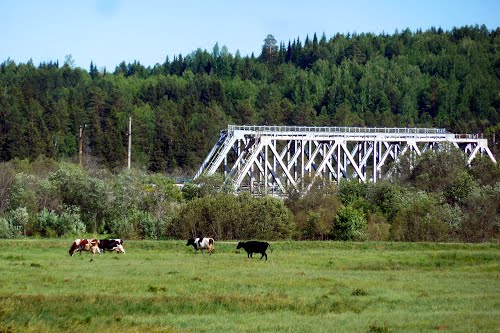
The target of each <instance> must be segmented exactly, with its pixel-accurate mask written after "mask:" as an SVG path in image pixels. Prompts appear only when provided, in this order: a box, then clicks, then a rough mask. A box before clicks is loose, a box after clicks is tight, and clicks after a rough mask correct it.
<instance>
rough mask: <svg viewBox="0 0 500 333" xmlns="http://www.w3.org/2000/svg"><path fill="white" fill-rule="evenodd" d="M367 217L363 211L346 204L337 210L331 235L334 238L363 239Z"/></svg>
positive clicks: (344, 239)
mask: <svg viewBox="0 0 500 333" xmlns="http://www.w3.org/2000/svg"><path fill="white" fill-rule="evenodd" d="M365 226H366V219H365V217H364V215H363V213H362V212H360V211H359V210H357V209H355V208H353V207H352V206H344V207H342V208H340V209H339V210H338V211H337V214H336V215H335V218H334V220H333V231H332V233H331V237H332V238H333V239H334V240H342V241H352V240H362V239H363V237H364V235H363V231H362V230H363V228H364V227H365Z"/></svg>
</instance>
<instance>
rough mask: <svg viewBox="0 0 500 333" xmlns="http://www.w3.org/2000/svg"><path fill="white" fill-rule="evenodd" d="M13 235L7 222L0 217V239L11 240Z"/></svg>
mask: <svg viewBox="0 0 500 333" xmlns="http://www.w3.org/2000/svg"><path fill="white" fill-rule="evenodd" d="M14 235H15V232H14V230H13V228H12V225H11V224H10V222H9V220H7V219H6V218H4V217H0V238H13V237H14Z"/></svg>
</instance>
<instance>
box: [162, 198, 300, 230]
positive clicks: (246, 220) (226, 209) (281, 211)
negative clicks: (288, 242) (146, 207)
mask: <svg viewBox="0 0 500 333" xmlns="http://www.w3.org/2000/svg"><path fill="white" fill-rule="evenodd" d="M292 228H293V224H292V218H291V214H290V211H289V210H288V209H287V208H286V207H285V205H284V204H283V202H282V201H281V200H279V199H275V198H271V197H262V198H254V197H251V196H250V195H248V194H242V195H240V196H237V197H236V196H234V195H231V194H217V195H214V196H206V197H202V198H197V199H193V200H191V201H189V202H188V203H187V204H185V205H184V206H182V208H181V209H180V211H179V214H178V215H177V216H176V217H175V218H174V219H173V221H172V224H171V227H170V235H171V236H174V237H179V238H188V237H194V236H199V235H210V236H212V237H215V238H217V239H249V238H259V239H268V240H272V239H286V238H289V237H290V236H291V232H292Z"/></svg>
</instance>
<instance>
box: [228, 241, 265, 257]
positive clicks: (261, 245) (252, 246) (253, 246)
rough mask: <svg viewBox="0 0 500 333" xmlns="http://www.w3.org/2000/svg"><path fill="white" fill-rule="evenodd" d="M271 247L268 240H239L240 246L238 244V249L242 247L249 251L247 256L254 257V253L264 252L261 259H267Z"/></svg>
mask: <svg viewBox="0 0 500 333" xmlns="http://www.w3.org/2000/svg"><path fill="white" fill-rule="evenodd" d="M268 246H269V248H271V245H270V244H269V243H266V242H258V241H248V242H239V243H238V246H236V249H241V248H243V249H244V250H245V251H246V252H247V258H253V256H252V255H253V254H254V253H260V254H262V257H260V259H262V258H264V256H265V257H266V260H267V253H266V250H267V247H268Z"/></svg>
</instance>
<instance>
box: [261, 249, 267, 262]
mask: <svg viewBox="0 0 500 333" xmlns="http://www.w3.org/2000/svg"><path fill="white" fill-rule="evenodd" d="M264 256H266V260H267V253H266V252H265V251H264V252H262V257H260V259H262V258H264Z"/></svg>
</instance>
